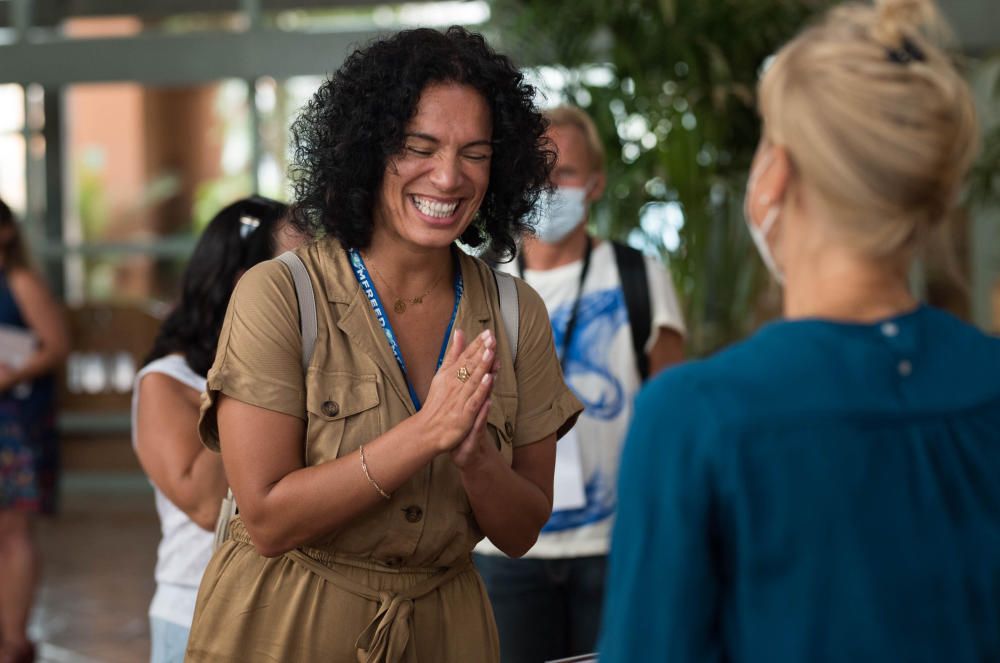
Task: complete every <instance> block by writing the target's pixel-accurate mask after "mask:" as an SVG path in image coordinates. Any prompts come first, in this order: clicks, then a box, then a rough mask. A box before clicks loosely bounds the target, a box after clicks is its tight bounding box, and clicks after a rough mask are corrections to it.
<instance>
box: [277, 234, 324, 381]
mask: <svg viewBox="0 0 1000 663" xmlns="http://www.w3.org/2000/svg"><path fill="white" fill-rule="evenodd" d="M278 260H280V261H281V262H283V263H285V265H286V266H287V267H288V271H290V272H291V273H292V280H293V281H294V282H295V296H296V297H298V299H299V329H301V331H302V370H303V371H306V370H308V368H309V361H310V360H311V359H312V354H313V348H315V347H316V295H315V294H313V286H312V280H311V279H310V278H309V272H307V271H306V266H305V263H303V262H302V258H300V257H298V256H297V255H296V254H294V253H292V252H291V251H286V252H285V253H282V254H281V255H280V256H278Z"/></svg>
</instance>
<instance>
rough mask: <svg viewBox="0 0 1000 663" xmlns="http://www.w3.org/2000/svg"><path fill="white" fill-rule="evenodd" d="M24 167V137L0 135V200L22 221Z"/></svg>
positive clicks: (24, 203)
mask: <svg viewBox="0 0 1000 663" xmlns="http://www.w3.org/2000/svg"><path fill="white" fill-rule="evenodd" d="M24 167H25V154H24V136H23V135H21V134H19V133H9V134H0V198H2V199H3V201H4V202H5V203H7V204H8V205H9V206H10V208H11V209H12V210H13V211H14V213H15V214H17V215H18V217H20V218H22V219H23V218H24V211H25V208H26V206H27V201H26V199H25V196H26V193H27V191H26V189H25V180H24Z"/></svg>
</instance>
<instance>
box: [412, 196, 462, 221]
mask: <svg viewBox="0 0 1000 663" xmlns="http://www.w3.org/2000/svg"><path fill="white" fill-rule="evenodd" d="M413 204H414V205H416V206H417V209H418V210H420V212H421V213H422V214H426V215H427V216H433V217H437V218H439V219H444V218H447V217H449V216H451V215H452V214H454V213H455V210H456V209H457V208H458V203H457V202H455V203H439V202H437V201H435V200H428V199H427V198H420V197H418V196H413Z"/></svg>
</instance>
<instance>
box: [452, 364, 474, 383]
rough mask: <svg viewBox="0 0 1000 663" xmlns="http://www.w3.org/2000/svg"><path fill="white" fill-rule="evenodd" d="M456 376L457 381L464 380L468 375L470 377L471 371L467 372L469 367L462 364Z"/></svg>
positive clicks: (466, 379)
mask: <svg viewBox="0 0 1000 663" xmlns="http://www.w3.org/2000/svg"><path fill="white" fill-rule="evenodd" d="M456 377H457V378H458V381H459V382H466V381H468V379H469V378H470V377H472V373H470V372H469V369H467V368H466V367H465V366H463V367H462V368H460V369H458V375H457V376H456Z"/></svg>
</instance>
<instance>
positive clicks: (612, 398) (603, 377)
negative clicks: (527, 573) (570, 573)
mask: <svg viewBox="0 0 1000 663" xmlns="http://www.w3.org/2000/svg"><path fill="white" fill-rule="evenodd" d="M571 306H572V305H571V304H566V305H563V306H560V307H558V308H557V309H556V310H555V311H553V312H552V315H551V320H552V328H553V333H554V336H555V343H556V347H557V348H560V349H561V348H562V347H563V344H564V342H565V338H566V325H567V323H568V321H569V315H570V311H571ZM627 323H628V311H627V310H626V308H625V297H624V295H623V294H622V290H621V288H609V289H607V290H599V291H597V292H590V293H586V294H585V295H584V296H583V298H581V300H580V307H579V309H578V311H577V321H576V329H575V331H574V332H573V338H572V345H571V347H569V348H567V349H566V352H568V353H569V356H568V358H567V361H566V362H565V367H566V383H567V384H568V385H569V386H570V389H572V390H573V393H574V394H576V396H577V398H579V399H580V400H581V401H582V402H583V404H584V405H585V406H586V409H585V410H584V412H583V415H582V417H581V420H580V422H579V423H578V424H577V425H578V426H586V425H587V422H586V421H585V419H586V418H587V417H593V418H595V419H601V420H605V421H609V420H613V419H615V418H617V417H619V416H622V414H623V411H624V409H625V405H626V403H627V398H628V397H629V395H627V394H626V393H625V387H624V386H623V385H622V383H621V381H620V380H619V379H618V377H617V376H616V374H615V372H614V371H613V370H612V367H611V366H610V358H609V349H610V348H611V347H612V341H613V339H614V337H615V335H616V334H618V333H619V332H620V331H621V329H622V327H624V326H625V325H626V324H627ZM615 442H617V441H615ZM612 485H613V477H608V476H606V474H605V473H604V472H602V471H601V468H600V467H597V468H595V469H594V470H593V472H592V474H591V475H590V476H588V477H586V478H585V484H584V494H585V496H586V498H587V503H586V505H584V506H582V507H580V508H579V509H569V510H565V511H554V512H553V513H552V517H551V518H550V519H549V522H548V523H546V525H545V527H544V528H543V529H542V531H543V532H559V531H563V530H568V529H575V528H578V527H584V526H586V525H590V524H593V523H596V522H600V521H602V520H604V519H605V518H609V517H611V516H612V515H613V514H614V511H615V506H616V500H615V494H614V490H613V489H612Z"/></svg>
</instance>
